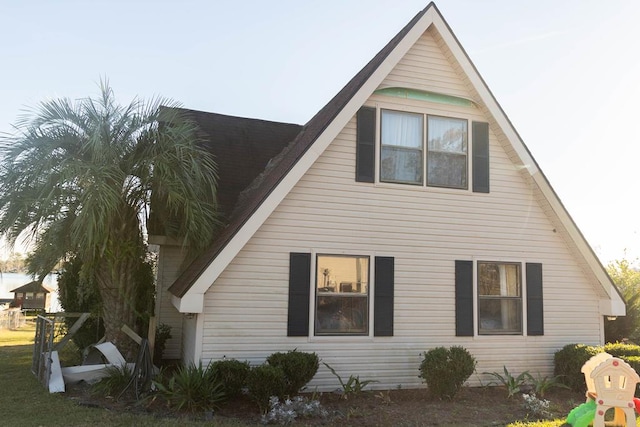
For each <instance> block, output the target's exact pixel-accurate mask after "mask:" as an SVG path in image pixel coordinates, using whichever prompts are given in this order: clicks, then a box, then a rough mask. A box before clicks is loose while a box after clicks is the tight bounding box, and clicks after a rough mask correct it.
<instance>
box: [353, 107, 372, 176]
mask: <svg viewBox="0 0 640 427" xmlns="http://www.w3.org/2000/svg"><path fill="white" fill-rule="evenodd" d="M356 121H357V126H356V181H359V182H374V169H375V152H376V149H375V143H376V109H375V108H371V107H362V108H360V109H359V110H358V114H357V115H356Z"/></svg>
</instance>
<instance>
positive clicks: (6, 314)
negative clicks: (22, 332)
mask: <svg viewBox="0 0 640 427" xmlns="http://www.w3.org/2000/svg"><path fill="white" fill-rule="evenodd" d="M25 323H26V317H25V315H24V313H22V311H20V309H19V308H10V309H8V310H2V311H0V329H18V328H21V327H22V326H24V324H25Z"/></svg>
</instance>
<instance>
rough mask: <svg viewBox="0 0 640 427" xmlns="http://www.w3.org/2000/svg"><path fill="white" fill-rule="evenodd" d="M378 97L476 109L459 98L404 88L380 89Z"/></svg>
mask: <svg viewBox="0 0 640 427" xmlns="http://www.w3.org/2000/svg"><path fill="white" fill-rule="evenodd" d="M374 94H376V95H385V96H393V97H396V98H405V99H415V100H418V101H429V102H437V103H439V104H449V105H458V106H461V107H474V106H475V104H474V102H473V101H471V100H468V99H465V98H459V97H457V96H451V95H443V94H441V93H435V92H428V91H426V90H418V89H407V88H402V87H387V88H384V89H378V90H376V91H375V92H374Z"/></svg>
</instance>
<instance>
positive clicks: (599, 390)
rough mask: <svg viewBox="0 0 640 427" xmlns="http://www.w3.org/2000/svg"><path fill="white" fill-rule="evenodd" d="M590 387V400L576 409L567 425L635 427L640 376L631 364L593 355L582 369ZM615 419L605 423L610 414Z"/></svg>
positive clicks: (639, 404)
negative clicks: (636, 396) (636, 392)
mask: <svg viewBox="0 0 640 427" xmlns="http://www.w3.org/2000/svg"><path fill="white" fill-rule="evenodd" d="M581 371H582V373H583V374H584V379H585V382H586V384H587V401H586V403H583V404H582V405H580V406H578V407H577V408H575V409H573V410H572V411H571V412H570V413H569V416H568V417H567V423H568V424H571V425H572V426H573V427H587V426H589V425H593V427H605V426H606V427H614V426H615V427H635V426H636V407H637V406H640V399H636V398H634V393H635V390H636V384H638V383H640V376H638V374H637V373H636V371H635V370H634V369H633V368H632V367H631V366H629V364H628V363H627V362H625V361H624V360H622V359H619V358H617V357H613V356H612V355H610V354H608V353H600V354H597V355H596V356H593V357H592V358H591V359H589V360H588V361H587V363H585V364H584V365H583V366H582V370H581ZM611 410H612V411H613V419H611V420H607V421H605V414H606V413H607V411H609V412H611Z"/></svg>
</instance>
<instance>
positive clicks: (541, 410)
mask: <svg viewBox="0 0 640 427" xmlns="http://www.w3.org/2000/svg"><path fill="white" fill-rule="evenodd" d="M522 399H523V400H524V403H523V404H522V405H523V407H524V410H525V411H527V415H529V416H532V417H533V418H542V419H545V418H551V412H550V411H549V403H550V402H549V401H548V400H546V399H538V398H537V397H536V395H535V394H523V395H522Z"/></svg>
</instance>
